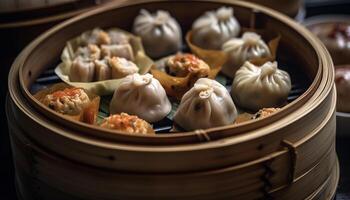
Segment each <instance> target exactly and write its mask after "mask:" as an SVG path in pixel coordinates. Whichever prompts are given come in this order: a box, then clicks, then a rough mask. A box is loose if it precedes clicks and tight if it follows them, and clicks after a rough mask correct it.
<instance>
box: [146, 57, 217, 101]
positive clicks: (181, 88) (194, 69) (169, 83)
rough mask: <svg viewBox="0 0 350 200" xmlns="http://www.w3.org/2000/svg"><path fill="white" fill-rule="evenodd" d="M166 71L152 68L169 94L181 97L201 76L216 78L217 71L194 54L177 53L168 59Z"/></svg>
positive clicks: (154, 74)
mask: <svg viewBox="0 0 350 200" xmlns="http://www.w3.org/2000/svg"><path fill="white" fill-rule="evenodd" d="M166 68H167V69H166V71H168V73H165V72H163V71H160V70H156V69H153V70H151V72H152V74H153V76H154V77H155V78H156V79H157V80H158V81H159V82H160V83H161V84H162V86H163V87H164V89H165V91H166V93H167V95H169V96H172V97H175V98H177V99H181V97H182V96H183V95H184V94H185V93H186V92H187V91H188V90H189V89H190V88H191V87H192V86H193V85H194V83H195V82H196V81H197V80H198V79H200V78H207V77H209V78H215V76H216V74H217V71H216V70H212V69H211V68H210V67H209V65H208V64H207V63H205V62H204V61H203V60H201V59H199V58H198V57H196V56H195V55H193V54H181V53H179V54H176V55H175V56H172V57H170V58H169V59H168V60H167V61H166Z"/></svg>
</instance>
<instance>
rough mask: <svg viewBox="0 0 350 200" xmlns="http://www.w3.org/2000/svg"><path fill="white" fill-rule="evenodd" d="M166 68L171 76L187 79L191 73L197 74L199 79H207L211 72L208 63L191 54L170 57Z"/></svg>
mask: <svg viewBox="0 0 350 200" xmlns="http://www.w3.org/2000/svg"><path fill="white" fill-rule="evenodd" d="M166 66H167V67H168V70H169V74H170V75H173V76H177V77H185V76H187V75H188V74H191V73H193V74H197V77H207V76H208V75H209V72H210V67H209V65H208V64H207V63H205V62H204V61H203V60H201V59H199V58H198V57H196V56H195V55H193V54H189V53H185V54H182V53H178V54H176V55H175V56H171V57H169V59H168V60H167V61H166Z"/></svg>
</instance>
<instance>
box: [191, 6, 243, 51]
mask: <svg viewBox="0 0 350 200" xmlns="http://www.w3.org/2000/svg"><path fill="white" fill-rule="evenodd" d="M239 32H240V25H239V23H238V21H237V20H236V18H235V17H234V16H233V8H230V7H221V8H219V9H218V10H216V11H209V12H206V13H205V14H204V15H202V16H200V17H199V18H198V19H197V20H196V21H195V22H194V23H193V25H192V42H193V44H195V45H197V46H199V47H201V48H204V49H216V50H219V49H221V46H222V45H223V44H224V43H225V42H226V41H227V40H229V39H231V38H233V37H236V36H237V35H238V34H239Z"/></svg>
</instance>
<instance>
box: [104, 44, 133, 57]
mask: <svg viewBox="0 0 350 200" xmlns="http://www.w3.org/2000/svg"><path fill="white" fill-rule="evenodd" d="M101 56H102V57H122V58H126V59H128V60H132V61H133V60H134V54H133V52H132V47H131V46H130V44H113V45H102V46H101Z"/></svg>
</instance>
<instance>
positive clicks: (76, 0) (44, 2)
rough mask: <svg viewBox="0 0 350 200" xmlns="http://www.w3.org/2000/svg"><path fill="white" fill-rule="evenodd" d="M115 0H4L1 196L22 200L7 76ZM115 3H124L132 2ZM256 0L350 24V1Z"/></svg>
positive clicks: (307, 19) (345, 166)
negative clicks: (56, 31) (66, 27)
mask: <svg viewBox="0 0 350 200" xmlns="http://www.w3.org/2000/svg"><path fill="white" fill-rule="evenodd" d="M110 1H113V0H0V38H1V43H0V69H1V71H0V80H1V84H0V87H1V93H0V96H1V97H0V105H2V106H1V107H0V109H1V110H0V113H1V118H0V119H2V120H1V121H0V122H1V129H2V130H1V132H0V185H1V187H0V199H1V200H7V199H16V195H15V194H16V192H15V187H14V178H13V177H14V175H13V171H14V170H13V163H12V156H11V150H10V146H9V137H8V132H7V123H6V114H5V110H4V109H5V105H6V102H5V97H6V94H7V90H8V88H7V75H8V72H9V70H10V67H11V64H12V62H13V61H14V59H15V58H16V56H17V55H18V54H19V53H20V52H21V50H22V49H23V48H24V47H25V46H26V45H27V44H28V43H29V42H30V41H32V40H33V39H34V38H36V37H37V36H38V35H40V34H41V33H42V32H44V31H45V30H47V29H49V28H50V27H52V26H54V25H55V24H57V23H59V22H62V21H64V20H66V19H69V18H71V17H73V16H76V15H78V14H81V13H84V12H86V11H88V10H91V9H94V8H96V7H98V6H100V5H102V4H108V3H109V2H110ZM114 1H119V2H120V3H123V2H125V1H127V0H114ZM133 1H135V0H133ZM136 1H137V0H136ZM250 1H252V2H255V3H260V4H264V5H265V6H269V7H272V8H274V9H277V10H279V11H281V12H283V13H285V14H286V15H288V16H290V17H291V18H294V19H295V20H296V21H298V22H299V23H301V24H303V25H308V26H309V27H311V26H313V25H315V24H316V25H317V23H321V22H322V20H326V21H327V20H328V21H329V19H334V20H340V21H342V23H348V24H349V26H350V0H304V1H302V0H250ZM330 15H332V16H330ZM334 15H337V16H334ZM339 15H341V16H339ZM332 23H333V22H332ZM348 34H349V38H348V39H350V32H349V33H348ZM349 48H350V47H349ZM334 62H335V63H336V64H338V63H339V64H344V63H343V61H338V60H334ZM345 64H346V63H345ZM348 64H350V62H349V63H348ZM338 121H339V120H338ZM18 123H21V122H18ZM339 127H340V126H338V130H337V135H338V136H337V152H338V157H339V159H340V167H341V177H340V182H339V186H338V192H337V196H336V199H338V200H347V199H349V200H350V136H349V135H350V127H348V128H349V129H347V128H346V127H340V128H339ZM346 132H349V133H346ZM347 134H348V135H347ZM315 150H317V149H315Z"/></svg>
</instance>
